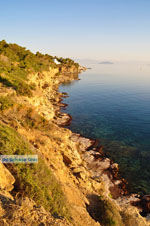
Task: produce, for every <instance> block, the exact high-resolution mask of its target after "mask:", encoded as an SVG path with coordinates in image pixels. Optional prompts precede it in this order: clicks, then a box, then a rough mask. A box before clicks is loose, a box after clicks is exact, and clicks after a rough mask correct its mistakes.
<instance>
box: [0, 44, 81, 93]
mask: <svg viewBox="0 0 150 226" xmlns="http://www.w3.org/2000/svg"><path fill="white" fill-rule="evenodd" d="M57 59H58V60H59V61H60V63H61V64H60V65H56V64H55V63H54V57H52V56H50V55H48V54H41V53H39V52H37V53H36V54H33V53H32V52H31V51H29V50H26V48H24V47H21V46H19V45H17V44H8V43H7V42H6V41H5V40H3V41H0V82H1V83H3V85H5V86H7V87H12V88H13V89H15V90H16V92H17V94H19V95H25V96H31V95H32V89H34V88H35V86H34V84H30V85H29V84H27V83H26V81H27V80H28V75H29V74H31V73H35V72H42V71H48V70H49V67H51V68H52V67H61V66H63V65H67V66H70V65H75V66H76V67H78V64H76V63H75V62H74V61H73V60H71V59H69V58H67V59H64V58H62V57H61V58H57Z"/></svg>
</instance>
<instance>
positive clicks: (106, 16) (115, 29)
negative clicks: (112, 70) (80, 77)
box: [0, 0, 150, 61]
mask: <svg viewBox="0 0 150 226" xmlns="http://www.w3.org/2000/svg"><path fill="white" fill-rule="evenodd" d="M0 9H1V10H0V11H1V12H0V40H3V39H5V40H6V41H7V42H9V43H10V42H11V43H17V44H19V45H22V46H25V47H27V49H30V50H31V51H33V52H36V51H40V52H42V53H48V54H50V55H53V56H62V57H70V58H75V59H77V58H78V59H94V60H107V61H108V60H110V61H150V0H53V1H52V0H5V1H3V0H0Z"/></svg>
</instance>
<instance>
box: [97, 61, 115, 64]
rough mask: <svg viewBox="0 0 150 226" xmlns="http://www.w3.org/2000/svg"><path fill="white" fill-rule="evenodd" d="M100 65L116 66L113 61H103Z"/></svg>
mask: <svg viewBox="0 0 150 226" xmlns="http://www.w3.org/2000/svg"><path fill="white" fill-rule="evenodd" d="M99 64H114V63H113V62H112V61H101V62H99Z"/></svg>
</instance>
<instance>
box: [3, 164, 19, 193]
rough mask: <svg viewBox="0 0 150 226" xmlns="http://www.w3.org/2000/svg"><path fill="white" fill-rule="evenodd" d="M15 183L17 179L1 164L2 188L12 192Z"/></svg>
mask: <svg viewBox="0 0 150 226" xmlns="http://www.w3.org/2000/svg"><path fill="white" fill-rule="evenodd" d="M14 182H15V178H14V177H13V176H12V174H11V173H10V172H9V170H8V169H7V168H6V167H5V166H4V165H3V164H2V163H0V188H1V189H4V190H7V191H11V190H12V189H13V184H14Z"/></svg>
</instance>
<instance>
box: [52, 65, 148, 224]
mask: <svg viewBox="0 0 150 226" xmlns="http://www.w3.org/2000/svg"><path fill="white" fill-rule="evenodd" d="M87 69H88V68H84V70H82V71H81V72H83V71H86V70H87ZM81 72H80V73H81ZM67 97H69V95H68V94H67V93H61V98H60V102H59V103H58V106H59V107H60V111H61V109H62V108H66V107H67V106H68V105H67V104H65V103H64V102H63V100H64V98H67ZM71 120H72V117H71V115H70V114H67V113H64V112H63V113H61V119H60V121H59V122H56V123H57V124H58V125H59V126H68V125H70V123H71ZM71 140H72V141H74V142H75V143H79V144H80V145H81V148H80V153H81V155H82V157H83V159H84V161H85V162H86V167H87V169H88V171H89V172H90V174H91V178H92V179H94V180H96V181H103V182H104V183H105V195H106V197H110V196H111V198H112V200H113V201H114V202H115V203H117V204H118V205H119V206H124V207H126V208H131V209H132V206H135V207H137V210H138V213H140V215H142V216H144V217H146V218H147V225H149V224H150V222H149V218H150V217H149V215H150V206H149V203H150V198H149V197H150V196H149V195H145V196H140V195H138V194H129V193H128V190H127V187H126V185H127V184H128V182H127V181H126V180H125V179H124V178H121V177H120V175H119V165H118V164H117V163H114V162H113V161H112V160H111V159H109V158H108V157H107V156H106V155H105V154H104V152H103V146H100V145H99V144H98V142H97V140H92V139H90V138H85V137H82V136H81V135H80V134H76V133H72V135H71ZM100 178H101V179H100Z"/></svg>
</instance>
